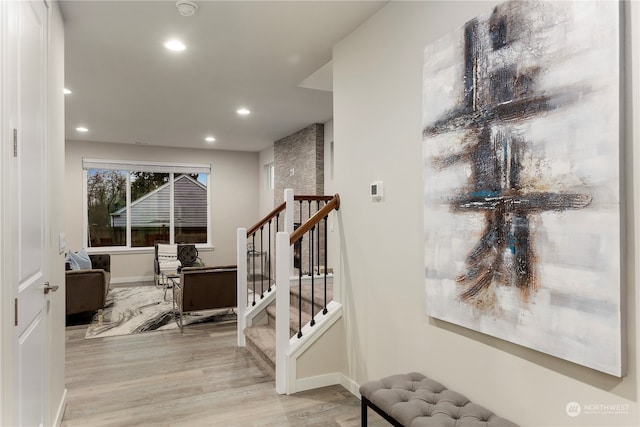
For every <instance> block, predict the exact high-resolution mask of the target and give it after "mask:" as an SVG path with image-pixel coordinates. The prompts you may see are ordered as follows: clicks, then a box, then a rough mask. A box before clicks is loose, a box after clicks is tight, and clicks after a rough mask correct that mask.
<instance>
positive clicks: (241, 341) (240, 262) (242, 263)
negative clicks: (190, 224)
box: [236, 228, 247, 347]
mask: <svg viewBox="0 0 640 427" xmlns="http://www.w3.org/2000/svg"><path fill="white" fill-rule="evenodd" d="M237 236H238V244H237V248H238V252H237V254H236V256H237V258H236V264H237V266H238V267H237V268H238V279H237V281H238V283H237V292H238V323H237V325H238V347H245V346H246V343H245V337H244V328H245V327H246V326H247V325H246V319H245V314H246V312H247V229H246V228H238V234H237Z"/></svg>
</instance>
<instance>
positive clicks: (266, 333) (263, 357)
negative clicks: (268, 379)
mask: <svg viewBox="0 0 640 427" xmlns="http://www.w3.org/2000/svg"><path fill="white" fill-rule="evenodd" d="M332 299H333V284H332V283H327V301H331V300H332ZM289 301H290V306H289V311H290V317H289V318H290V323H289V330H290V336H294V335H296V334H297V333H298V330H299V329H300V328H301V326H303V325H306V324H307V323H308V322H310V321H311V311H312V310H311V307H312V306H313V307H314V310H313V312H314V314H315V315H316V316H317V315H318V313H321V312H322V310H323V308H324V307H323V301H324V287H323V286H316V287H315V289H314V297H313V304H312V301H311V286H310V285H303V286H302V296H300V290H299V287H298V286H297V285H295V286H293V285H292V286H291V291H290V298H289ZM300 302H301V303H302V312H301V315H302V325H299V320H298V308H299V307H300V305H299V304H300ZM265 311H266V319H263V322H266V323H263V324H260V325H256V326H250V327H248V328H245V330H244V335H245V337H246V345H247V350H248V351H249V353H250V354H251V355H252V356H253V357H254V359H255V360H256V362H257V363H258V365H259V366H260V368H262V370H263V371H264V372H265V373H267V374H269V375H271V376H272V377H273V378H275V366H276V305H275V301H274V302H272V303H271V304H269V305H268V306H267V309H266V310H265Z"/></svg>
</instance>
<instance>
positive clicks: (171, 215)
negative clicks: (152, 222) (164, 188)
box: [169, 172, 176, 243]
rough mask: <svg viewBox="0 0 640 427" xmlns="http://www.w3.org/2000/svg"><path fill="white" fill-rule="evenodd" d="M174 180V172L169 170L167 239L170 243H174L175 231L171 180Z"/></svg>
mask: <svg viewBox="0 0 640 427" xmlns="http://www.w3.org/2000/svg"><path fill="white" fill-rule="evenodd" d="M173 180H174V174H173V172H171V173H170V174H169V183H170V184H169V241H170V242H171V243H175V242H176V233H175V228H174V220H175V209H174V206H173V202H174V194H173V188H174V186H173V184H174V182H173Z"/></svg>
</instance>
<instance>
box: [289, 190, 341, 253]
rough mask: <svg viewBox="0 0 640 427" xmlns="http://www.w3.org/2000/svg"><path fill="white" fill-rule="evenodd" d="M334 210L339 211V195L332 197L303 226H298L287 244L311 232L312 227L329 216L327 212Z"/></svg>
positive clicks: (291, 243)
mask: <svg viewBox="0 0 640 427" xmlns="http://www.w3.org/2000/svg"><path fill="white" fill-rule="evenodd" d="M334 209H335V210H339V209H340V195H339V194H336V195H334V196H333V197H332V198H331V200H329V201H328V202H327V204H326V205H324V206H323V207H322V209H320V210H319V211H318V212H316V213H315V214H313V216H312V217H311V218H309V219H308V220H307V221H306V222H305V223H304V224H302V225H300V227H298V229H297V230H295V231H294V232H293V233H291V237H290V239H289V244H290V245H293V244H294V243H295V242H297V241H298V240H300V239H301V238H302V236H304V234H305V233H306V232H307V231H309V230H311V228H312V227H315V226H316V225H317V224H318V223H319V222H320V221H321V220H322V219H323V218H324V217H325V216H327V215H329V212H331V211H332V210H334Z"/></svg>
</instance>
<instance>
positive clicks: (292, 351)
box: [276, 301, 342, 394]
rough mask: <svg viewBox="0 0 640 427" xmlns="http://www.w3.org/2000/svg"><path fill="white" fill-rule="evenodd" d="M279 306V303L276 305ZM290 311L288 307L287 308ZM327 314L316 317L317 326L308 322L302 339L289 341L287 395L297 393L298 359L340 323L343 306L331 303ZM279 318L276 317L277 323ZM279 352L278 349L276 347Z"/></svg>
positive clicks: (304, 327) (294, 338)
mask: <svg viewBox="0 0 640 427" xmlns="http://www.w3.org/2000/svg"><path fill="white" fill-rule="evenodd" d="M276 305H277V303H276ZM287 309H288V307H287ZM327 310H328V312H327V314H326V315H318V316H316V318H315V320H316V324H315V326H313V327H312V326H311V324H310V322H307V324H306V325H304V326H303V327H302V337H301V338H298V337H297V336H296V335H294V336H293V337H292V338H291V339H290V340H289V350H288V352H287V355H286V358H287V364H286V366H287V370H286V372H287V378H286V393H287V394H291V393H297V392H298V391H301V390H298V389H297V383H298V381H297V377H298V372H297V365H298V358H299V357H300V356H302V354H303V353H304V352H305V351H306V350H308V349H309V347H311V346H312V345H313V344H314V343H315V342H316V341H317V340H318V339H319V338H320V337H321V336H323V335H324V334H325V333H326V332H327V331H328V330H329V328H331V326H333V324H334V323H336V322H337V321H338V319H340V318H341V317H342V304H340V303H338V302H336V301H331V302H330V303H329V304H328V305H327ZM277 319H278V317H277V315H276V321H277ZM276 351H277V347H276Z"/></svg>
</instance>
